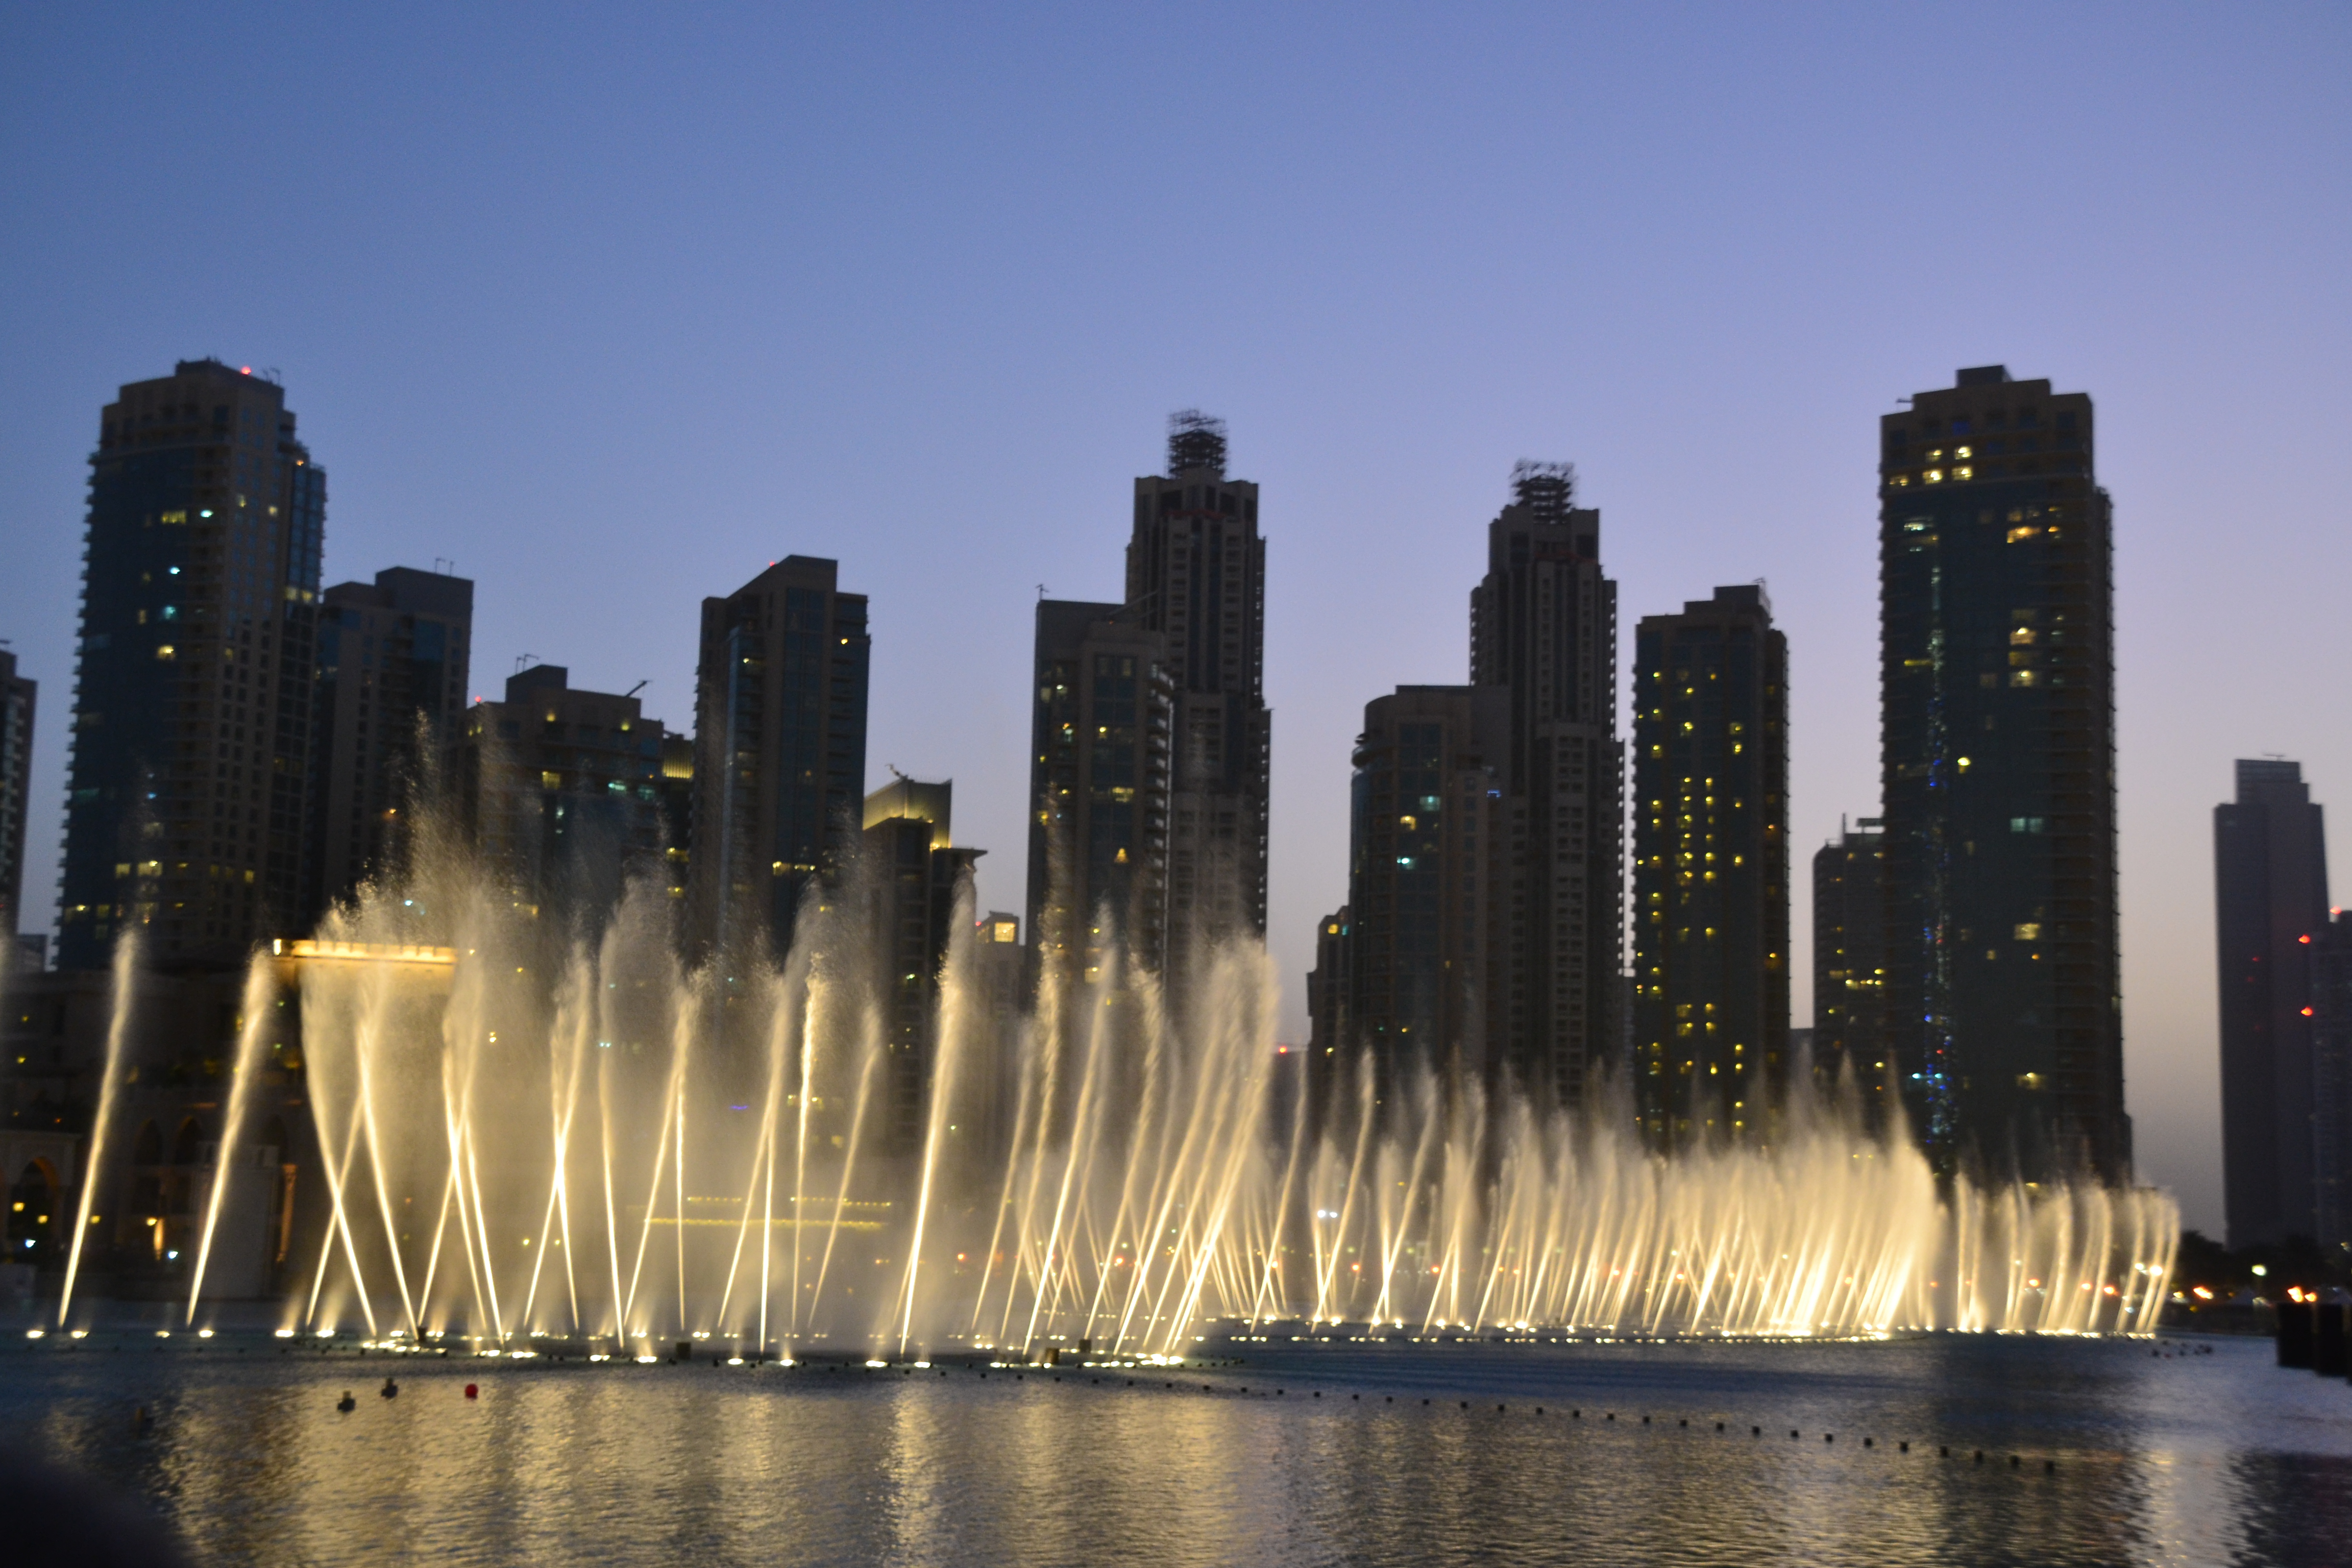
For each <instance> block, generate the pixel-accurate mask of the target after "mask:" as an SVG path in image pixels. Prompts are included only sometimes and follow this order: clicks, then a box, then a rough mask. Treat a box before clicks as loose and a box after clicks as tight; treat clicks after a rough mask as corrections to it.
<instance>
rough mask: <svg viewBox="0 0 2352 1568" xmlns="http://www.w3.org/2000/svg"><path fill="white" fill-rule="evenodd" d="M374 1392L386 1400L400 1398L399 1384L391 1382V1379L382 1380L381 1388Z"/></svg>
mask: <svg viewBox="0 0 2352 1568" xmlns="http://www.w3.org/2000/svg"><path fill="white" fill-rule="evenodd" d="M376 1392H377V1393H378V1394H383V1396H384V1397H385V1398H386V1399H397V1398H399V1397H400V1384H396V1383H394V1382H393V1380H392V1379H390V1378H388V1377H387V1378H385V1379H384V1380H383V1387H382V1388H379V1389H377V1390H376Z"/></svg>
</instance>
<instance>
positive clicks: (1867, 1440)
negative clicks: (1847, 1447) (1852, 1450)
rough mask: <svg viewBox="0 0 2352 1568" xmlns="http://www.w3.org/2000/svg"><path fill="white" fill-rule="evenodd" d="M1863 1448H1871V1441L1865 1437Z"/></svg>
mask: <svg viewBox="0 0 2352 1568" xmlns="http://www.w3.org/2000/svg"><path fill="white" fill-rule="evenodd" d="M1862 1446H1863V1447H1865V1448H1867V1447H1871V1440H1870V1439H1869V1438H1867V1437H1864V1439H1863V1440H1862Z"/></svg>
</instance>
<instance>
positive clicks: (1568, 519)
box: [1357, 463, 1625, 1104]
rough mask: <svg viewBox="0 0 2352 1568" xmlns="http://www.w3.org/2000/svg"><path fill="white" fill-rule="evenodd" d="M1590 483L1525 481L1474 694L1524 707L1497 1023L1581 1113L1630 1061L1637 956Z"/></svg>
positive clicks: (1516, 478)
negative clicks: (1628, 931) (1632, 973)
mask: <svg viewBox="0 0 2352 1568" xmlns="http://www.w3.org/2000/svg"><path fill="white" fill-rule="evenodd" d="M1575 485H1576V476H1575V470H1574V469H1573V468H1570V467H1569V466H1568V465H1566V464H1552V463H1521V464H1520V465H1519V466H1518V467H1517V468H1516V469H1514V470H1513V472H1512V475H1511V488H1512V495H1513V499H1512V501H1511V504H1509V505H1508V506H1506V507H1505V508H1504V509H1503V510H1502V514H1501V515H1500V516H1499V517H1497V518H1496V520H1495V521H1494V522H1493V523H1491V524H1490V525H1488V528H1487V531H1486V553H1487V568H1486V579H1485V581H1483V582H1481V583H1480V584H1478V586H1477V587H1476V588H1475V589H1474V590H1472V593H1471V596H1470V679H1471V683H1472V684H1473V685H1475V686H1485V687H1500V688H1502V689H1504V690H1505V691H1506V692H1507V700H1508V711H1507V720H1506V722H1507V745H1506V746H1505V748H1504V749H1503V752H1502V755H1503V757H1504V759H1505V768H1506V776H1505V781H1504V794H1505V797H1506V799H1507V803H1508V809H1507V824H1506V826H1505V827H1504V829H1503V833H1504V835H1505V836H1506V851H1505V852H1506V864H1507V868H1508V870H1507V875H1508V877H1509V883H1508V888H1507V905H1506V907H1505V908H1504V909H1502V910H1498V911H1497V919H1498V921H1499V923H1500V926H1501V933H1502V936H1503V938H1504V940H1506V941H1507V943H1508V946H1507V950H1506V952H1505V954H1504V960H1505V973H1506V975H1507V984H1506V985H1505V986H1504V987H1503V988H1502V989H1501V991H1500V992H1499V994H1496V995H1494V996H1492V997H1490V998H1489V1003H1488V1005H1489V1011H1490V1016H1491V1015H1492V1014H1493V1013H1496V1012H1499V1013H1500V1015H1501V1018H1500V1029H1501V1035H1502V1047H1503V1055H1504V1064H1503V1065H1504V1066H1505V1067H1506V1068H1507V1069H1508V1071H1509V1072H1510V1073H1511V1074H1512V1075H1513V1076H1514V1077H1515V1078H1516V1079H1517V1080H1518V1081H1519V1082H1520V1083H1522V1084H1523V1085H1525V1086H1526V1087H1527V1088H1528V1089H1529V1090H1530V1091H1532V1092H1534V1093H1535V1094H1536V1095H1538V1097H1539V1098H1541V1099H1544V1100H1558V1101H1562V1102H1566V1103H1570V1104H1574V1103H1578V1102H1580V1100H1581V1099H1582V1097H1583V1094H1584V1090H1585V1087H1586V1085H1587V1084H1588V1083H1589V1082H1590V1081H1591V1077H1592V1075H1593V1074H1594V1073H1595V1072H1596V1071H1599V1070H1602V1069H1604V1068H1613V1067H1615V1066H1616V1065H1618V1063H1619V1058H1621V1057H1622V1047H1623V1031H1622V1017H1621V1014H1622V992H1621V987H1622V984H1623V979H1622V972H1623V969H1624V952H1625V942H1624V873H1623V868H1622V857H1623V854H1624V842H1625V840H1624V825H1623V816H1624V799H1625V790H1624V770H1625V757H1624V750H1623V747H1622V744H1621V743H1620V742H1619V741H1618V738H1617V700H1616V699H1617V584H1614V583H1613V582H1612V581H1610V580H1609V578H1607V577H1606V576H1604V575H1602V574H1601V513H1600V512H1599V511H1597V510H1580V509H1578V508H1577V507H1576V506H1575V505H1574V500H1575ZM1362 918H1363V916H1362V911H1361V910H1358V911H1357V919H1358V921H1361V920H1362Z"/></svg>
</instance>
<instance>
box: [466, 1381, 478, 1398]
mask: <svg viewBox="0 0 2352 1568" xmlns="http://www.w3.org/2000/svg"><path fill="white" fill-rule="evenodd" d="M481 1396H482V1389H481V1385H480V1384H473V1383H469V1384H467V1385H466V1397H467V1398H468V1399H479V1398H480V1397H481Z"/></svg>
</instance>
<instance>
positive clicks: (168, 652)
mask: <svg viewBox="0 0 2352 1568" xmlns="http://www.w3.org/2000/svg"><path fill="white" fill-rule="evenodd" d="M155 657H156V658H179V657H180V650H179V649H178V648H176V647H173V646H172V645H171V644H170V643H164V644H163V645H162V646H160V647H157V648H156V649H155Z"/></svg>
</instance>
